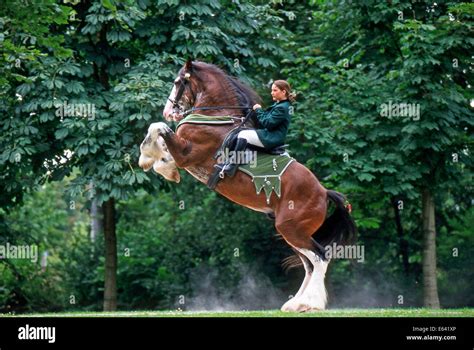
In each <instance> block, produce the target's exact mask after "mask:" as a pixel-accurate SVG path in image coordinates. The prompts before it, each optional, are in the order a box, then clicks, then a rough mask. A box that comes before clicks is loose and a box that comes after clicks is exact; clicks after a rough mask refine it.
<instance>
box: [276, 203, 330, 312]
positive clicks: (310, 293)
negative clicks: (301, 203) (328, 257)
mask: <svg viewBox="0 0 474 350" xmlns="http://www.w3.org/2000/svg"><path fill="white" fill-rule="evenodd" d="M324 209H325V208H324ZM319 213H320V215H313V217H312V218H306V219H303V218H299V219H296V218H292V219H286V220H282V216H279V217H278V216H277V222H276V225H275V226H276V229H277V230H278V232H279V233H280V234H281V235H282V236H283V238H284V239H285V240H286V241H287V242H288V244H290V245H291V246H292V247H293V248H294V249H295V250H296V251H297V252H298V256H300V259H301V260H302V261H303V265H304V268H305V271H306V275H305V279H304V281H303V284H302V285H301V288H300V290H299V292H301V293H297V296H295V297H294V298H292V299H290V300H289V301H288V302H286V303H285V304H284V305H283V307H282V311H298V312H302V311H312V310H324V309H325V308H326V303H327V292H326V288H325V286H324V278H325V276H326V270H327V266H328V263H329V262H328V261H325V260H323V259H322V258H321V256H320V255H321V253H322V252H319V251H318V250H317V247H316V245H315V242H314V240H313V238H312V234H313V233H314V232H316V230H317V229H318V228H319V227H320V226H321V224H322V222H323V221H324V215H323V214H322V213H324V211H319ZM306 215H307V216H310V215H308V214H306ZM310 271H311V272H310Z"/></svg>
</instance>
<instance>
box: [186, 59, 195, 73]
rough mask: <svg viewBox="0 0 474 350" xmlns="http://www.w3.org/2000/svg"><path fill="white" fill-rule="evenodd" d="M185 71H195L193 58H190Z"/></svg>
mask: <svg viewBox="0 0 474 350" xmlns="http://www.w3.org/2000/svg"><path fill="white" fill-rule="evenodd" d="M184 70H185V72H189V73H191V72H192V71H193V60H192V58H191V57H189V58H188V59H187V61H186V63H185V64H184Z"/></svg>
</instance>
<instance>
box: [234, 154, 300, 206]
mask: <svg viewBox="0 0 474 350" xmlns="http://www.w3.org/2000/svg"><path fill="white" fill-rule="evenodd" d="M294 160H295V159H294V158H292V157H290V156H289V155H288V153H285V154H281V155H273V154H267V153H261V152H258V153H257V161H256V162H252V163H249V164H245V165H240V166H239V170H240V171H242V172H244V173H246V174H247V175H249V176H250V177H251V178H252V182H253V183H254V184H255V190H256V191H257V194H260V192H261V191H262V189H263V190H264V191H265V196H266V198H267V204H270V196H271V194H272V191H275V193H276V195H277V196H278V198H280V195H281V176H282V175H283V173H284V172H285V170H286V169H287V168H288V166H289V165H290V164H291V162H293V161H294Z"/></svg>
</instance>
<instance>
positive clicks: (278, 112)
mask: <svg viewBox="0 0 474 350" xmlns="http://www.w3.org/2000/svg"><path fill="white" fill-rule="evenodd" d="M255 111H256V112H257V118H258V122H259V123H260V125H262V126H263V127H264V128H266V129H268V130H272V129H275V128H276V127H277V126H278V125H280V124H281V123H282V122H284V121H285V120H286V119H287V117H288V116H287V114H288V112H287V111H286V108H285V107H283V106H278V107H276V108H274V109H273V110H272V111H271V112H266V111H264V110H263V109H261V108H258V109H256V110H255Z"/></svg>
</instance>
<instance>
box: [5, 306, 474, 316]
mask: <svg viewBox="0 0 474 350" xmlns="http://www.w3.org/2000/svg"><path fill="white" fill-rule="evenodd" d="M0 317H474V309H472V308H464V309H442V310H433V309H408V308H406V309H332V310H326V311H320V312H312V313H287V312H281V311H279V310H263V311H117V312H61V313H42V314H40V313H33V314H21V315H12V314H0Z"/></svg>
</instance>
